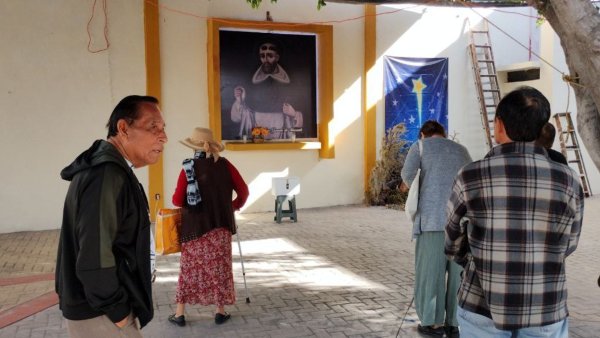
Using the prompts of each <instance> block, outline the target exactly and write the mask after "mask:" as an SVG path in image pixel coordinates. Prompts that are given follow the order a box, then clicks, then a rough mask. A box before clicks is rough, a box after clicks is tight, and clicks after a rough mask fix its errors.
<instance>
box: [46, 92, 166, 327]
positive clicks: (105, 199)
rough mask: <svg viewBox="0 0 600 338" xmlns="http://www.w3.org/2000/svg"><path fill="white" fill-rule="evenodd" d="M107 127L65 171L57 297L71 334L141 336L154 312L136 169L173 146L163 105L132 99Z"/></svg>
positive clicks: (144, 209)
mask: <svg viewBox="0 0 600 338" xmlns="http://www.w3.org/2000/svg"><path fill="white" fill-rule="evenodd" d="M107 127H108V137H107V140H106V141H104V140H97V141H95V142H94V143H93V144H92V146H91V147H90V148H89V149H88V150H86V151H84V152H83V153H82V154H81V155H79V156H78V157H77V158H76V159H75V160H74V161H73V163H71V164H70V165H69V166H67V167H66V168H64V169H63V170H62V172H61V173H60V174H61V177H62V178H63V179H65V180H67V181H70V182H71V183H70V185H69V190H68V192H67V196H66V199H65V205H64V210H63V222H62V229H61V233H60V243H59V247H58V256H57V262H56V292H57V293H58V296H59V305H60V309H61V311H62V313H63V316H64V317H65V318H66V319H67V328H68V331H69V335H70V336H71V337H85V338H92V337H102V338H105V337H114V336H123V334H124V335H125V336H127V337H141V332H140V329H141V327H143V326H144V325H146V324H147V323H148V322H149V321H150V320H151V319H152V316H153V313H154V309H153V305H152V288H151V281H150V278H151V273H150V218H149V210H148V201H147V199H146V195H145V193H144V191H143V188H142V186H141V184H140V183H139V182H138V180H137V178H136V176H135V174H134V173H133V171H132V168H140V167H143V166H146V165H149V164H153V163H156V162H157V161H158V159H159V157H160V154H161V152H162V151H163V146H164V144H165V143H166V142H167V135H166V133H165V123H164V120H163V117H162V113H161V111H160V109H159V107H158V100H157V99H155V98H153V97H149V96H128V97H126V98H124V99H123V100H121V102H119V104H117V106H116V107H115V109H114V110H113V112H112V114H111V116H110V119H109V121H108V124H107Z"/></svg>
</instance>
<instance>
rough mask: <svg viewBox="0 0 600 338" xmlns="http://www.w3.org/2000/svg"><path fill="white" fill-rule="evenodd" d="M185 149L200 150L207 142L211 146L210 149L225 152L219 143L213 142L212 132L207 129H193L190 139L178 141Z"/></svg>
mask: <svg viewBox="0 0 600 338" xmlns="http://www.w3.org/2000/svg"><path fill="white" fill-rule="evenodd" d="M179 142H180V143H181V144H183V145H184V146H186V147H190V148H192V149H194V150H202V149H204V143H205V142H208V144H209V145H211V148H216V149H218V151H223V150H225V146H224V145H223V144H222V143H221V142H217V141H215V139H214V138H213V132H212V130H210V129H208V128H200V127H196V128H194V132H193V133H192V136H191V137H188V138H185V139H184V140H181V141H179Z"/></svg>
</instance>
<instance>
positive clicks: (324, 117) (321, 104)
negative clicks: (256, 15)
mask: <svg viewBox="0 0 600 338" xmlns="http://www.w3.org/2000/svg"><path fill="white" fill-rule="evenodd" d="M207 22H208V59H207V60H208V97H209V100H208V110H209V123H210V127H211V129H212V130H213V132H214V134H215V137H216V138H217V139H219V140H220V139H221V91H220V87H221V76H220V74H221V72H220V70H221V65H220V53H219V30H220V29H221V28H236V29H242V30H243V29H247V30H261V31H269V30H277V31H289V32H305V33H306V32H308V33H314V34H316V36H317V69H318V74H317V81H318V85H317V116H318V119H319V120H318V121H317V129H318V133H319V136H318V138H319V142H294V143H292V142H267V143H263V144H253V143H241V142H227V143H226V144H225V148H226V149H228V150H269V149H319V157H320V158H334V157H335V148H334V144H333V140H332V138H330V136H329V123H330V122H331V120H332V119H333V26H331V25H316V24H296V23H275V22H261V21H243V20H230V19H216V18H213V19H208V20H207Z"/></svg>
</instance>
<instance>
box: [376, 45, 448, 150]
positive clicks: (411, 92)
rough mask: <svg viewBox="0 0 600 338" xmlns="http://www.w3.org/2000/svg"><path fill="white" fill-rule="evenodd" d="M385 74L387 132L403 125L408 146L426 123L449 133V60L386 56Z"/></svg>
mask: <svg viewBox="0 0 600 338" xmlns="http://www.w3.org/2000/svg"><path fill="white" fill-rule="evenodd" d="M384 72H385V73H384V82H385V88H384V90H385V130H386V132H387V130H389V129H390V128H392V127H393V126H395V125H396V124H398V123H404V124H405V125H406V133H405V134H404V136H403V137H404V139H405V141H406V142H407V146H410V145H411V144H412V143H414V142H415V141H416V140H418V139H419V130H420V129H421V125H423V123H425V121H427V120H436V121H438V122H439V123H440V124H441V125H443V126H444V128H445V129H446V131H448V58H408V57H393V56H386V57H384Z"/></svg>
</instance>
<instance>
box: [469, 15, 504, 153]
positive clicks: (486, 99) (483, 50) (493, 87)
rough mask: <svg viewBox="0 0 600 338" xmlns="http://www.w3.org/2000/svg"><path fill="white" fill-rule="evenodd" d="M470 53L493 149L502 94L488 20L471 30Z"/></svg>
mask: <svg viewBox="0 0 600 338" xmlns="http://www.w3.org/2000/svg"><path fill="white" fill-rule="evenodd" d="M469 53H470V54H471V64H472V68H473V72H474V75H475V87H476V88H477V98H478V99H479V109H480V113H481V122H482V124H483V129H484V131H485V136H486V143H487V145H488V147H489V148H490V149H491V148H492V147H493V146H494V145H496V141H495V140H494V117H495V115H496V106H497V105H498V102H500V96H501V95H500V87H499V86H498V76H497V74H496V63H495V62H494V53H492V44H491V40H490V33H489V30H488V25H487V21H484V25H483V28H482V29H479V30H477V29H471V30H470V44H469Z"/></svg>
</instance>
